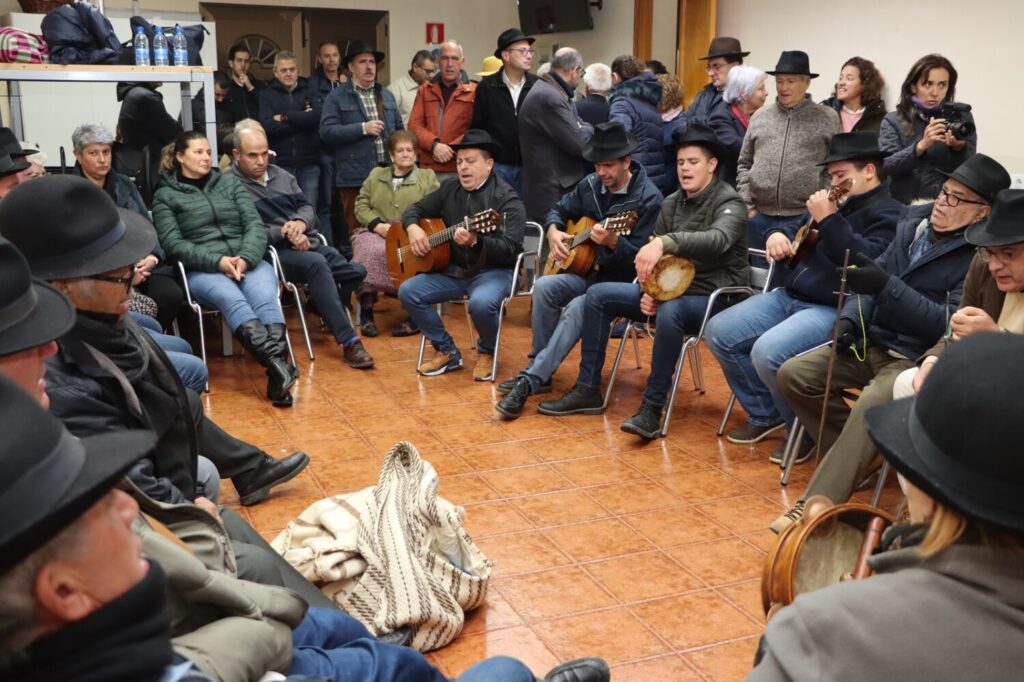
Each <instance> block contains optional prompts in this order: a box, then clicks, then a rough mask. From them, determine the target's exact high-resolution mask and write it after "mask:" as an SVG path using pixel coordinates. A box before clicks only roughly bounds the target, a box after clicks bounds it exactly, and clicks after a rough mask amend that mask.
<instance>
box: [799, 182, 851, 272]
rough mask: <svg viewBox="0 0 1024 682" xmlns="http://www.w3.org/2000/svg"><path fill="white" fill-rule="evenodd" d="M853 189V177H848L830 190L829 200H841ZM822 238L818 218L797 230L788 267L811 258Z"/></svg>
mask: <svg viewBox="0 0 1024 682" xmlns="http://www.w3.org/2000/svg"><path fill="white" fill-rule="evenodd" d="M851 189H853V178H846V179H845V180H843V181H842V182H840V183H839V184H838V185H836V186H835V187H833V188H832V189H830V190H829V191H828V200H829V201H832V202H835V201H839V200H840V199H842V198H843V197H845V196H846V195H847V194H849V193H850V190H851ZM820 238H821V235H820V234H819V232H818V221H817V220H811V222H809V223H807V224H806V225H804V226H803V227H801V228H800V229H799V230H797V231H796V239H794V240H793V255H792V256H790V257H789V259H788V260H787V261H786V267H789V268H794V267H796V266H797V264H798V263H800V262H801V261H803V260H805V259H807V258H810V257H811V255H813V254H814V249H815V248H817V246H818V239H820Z"/></svg>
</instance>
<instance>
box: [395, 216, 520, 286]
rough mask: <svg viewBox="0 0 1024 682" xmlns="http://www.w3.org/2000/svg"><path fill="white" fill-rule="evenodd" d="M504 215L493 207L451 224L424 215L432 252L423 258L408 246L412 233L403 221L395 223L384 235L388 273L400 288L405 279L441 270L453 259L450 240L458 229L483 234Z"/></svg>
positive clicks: (491, 229)
mask: <svg viewBox="0 0 1024 682" xmlns="http://www.w3.org/2000/svg"><path fill="white" fill-rule="evenodd" d="M500 221H501V216H500V215H498V212H497V211H495V210H494V209H493V208H489V209H487V210H486V211H481V212H480V213H477V214H476V215H472V216H467V217H466V218H464V219H463V220H462V222H460V223H457V224H455V225H451V226H445V224H444V221H443V220H441V219H440V218H424V219H423V220H421V221H420V223H419V224H420V227H421V228H423V231H424V232H426V233H427V240H428V241H429V242H430V247H431V248H430V252H429V253H427V255H426V256H423V257H422V258H421V257H420V256H417V255H416V254H414V253H413V252H412V247H410V246H409V235H408V234H406V232H405V230H404V229H403V228H402V225H401V223H393V224H392V226H391V229H389V230H388V236H387V237H386V238H385V246H384V250H385V253H387V256H388V274H389V275H390V276H391V282H392V284H394V285H395V287H396V288H397V287H398V286H399V285H401V284H402V282H404V281H405V280H407V279H409V278H410V277H412V276H413V275H418V274H419V273H421V272H440V271H441V270H444V269H445V268H446V267H448V263H449V262H451V257H452V250H451V244H450V242H451V240H452V237H454V236H455V230H457V229H459V228H460V227H461V228H464V229H466V230H469V231H470V232H476V233H479V234H483V233H486V232H491V231H493V230H495V229H497V227H498V223H499V222H500Z"/></svg>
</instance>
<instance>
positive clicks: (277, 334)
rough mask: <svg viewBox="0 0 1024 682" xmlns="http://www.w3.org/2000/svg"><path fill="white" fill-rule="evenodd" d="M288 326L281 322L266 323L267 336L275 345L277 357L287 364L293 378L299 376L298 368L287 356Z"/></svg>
mask: <svg viewBox="0 0 1024 682" xmlns="http://www.w3.org/2000/svg"><path fill="white" fill-rule="evenodd" d="M287 334H288V328H287V327H285V326H284V325H283V324H268V325H267V336H269V337H270V341H271V342H272V343H274V344H275V345H276V346H277V357H279V358H281V361H282V362H284V364H286V365H288V370H289V371H290V372H291V374H292V377H293V378H295V379H298V378H299V368H298V367H296V366H295V365H293V364H292V363H291V359H290V358H289V357H288V337H287Z"/></svg>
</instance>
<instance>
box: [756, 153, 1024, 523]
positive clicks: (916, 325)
mask: <svg viewBox="0 0 1024 682" xmlns="http://www.w3.org/2000/svg"><path fill="white" fill-rule="evenodd" d="M1009 185H1010V175H1009V173H1007V172H1006V169H1005V168H1003V167H1002V166H1001V165H999V164H998V163H997V162H995V161H993V160H992V159H990V158H989V157H987V156H985V155H984V154H976V155H974V156H972V157H971V158H970V159H968V160H967V161H965V162H964V163H963V164H962V165H961V166H960V167H959V168H957V169H956V170H955V171H953V173H952V174H951V175H950V176H949V178H947V179H946V183H945V184H944V185H943V187H942V189H941V190H940V192H939V198H938V199H937V200H936V201H935V203H934V204H932V205H930V206H929V205H923V206H914V207H912V208H911V209H910V211H909V212H908V213H906V214H904V215H903V216H902V218H901V221H900V223H899V224H898V225H897V228H896V239H895V241H893V242H892V243H891V244H890V245H889V248H887V249H886V250H885V253H883V254H882V255H881V256H880V257H879V258H878V260H877V261H872V260H871V259H870V258H867V257H866V256H864V255H863V254H856V255H855V256H851V258H850V260H851V263H853V264H854V265H855V266H856V268H855V269H851V270H850V271H849V272H848V273H847V275H846V288H847V290H848V292H849V293H848V298H847V300H846V305H845V306H844V308H843V312H842V319H841V321H840V323H839V324H840V327H839V337H838V338H839V340H838V342H837V346H836V351H837V353H836V355H835V360H834V361H833V365H834V366H833V369H832V373H831V376H832V384H831V387H832V391H833V393H832V395H833V396H835V397H834V398H832V399H830V400H829V406H828V414H827V416H826V421H825V431H824V433H823V436H822V442H821V443H819V444H818V445H819V446H820V449H821V452H823V453H827V454H825V457H824V459H822V460H821V462H820V463H819V464H818V467H817V469H816V470H815V472H814V476H813V477H812V478H811V482H810V483H809V484H808V486H807V490H805V491H804V493H803V495H801V496H800V499H799V500H798V501H797V503H796V506H795V507H793V509H791V510H790V511H789V512H787V513H786V514H784V515H783V516H781V517H779V519H777V520H776V521H775V523H773V524H772V530H774V531H776V532H781V531H782V530H783V529H784V528H785V527H786V526H788V525H789V524H791V523H792V522H794V521H795V520H797V519H798V518H800V516H801V514H802V513H803V509H804V502H805V501H806V500H807V499H808V498H809V497H811V496H813V495H824V496H825V497H827V498H828V499H830V500H832V501H833V502H835V503H837V504H838V503H842V502H846V500H847V499H849V497H850V495H851V494H852V493H853V490H854V487H855V486H856V485H857V483H858V482H859V481H862V480H863V479H864V478H865V476H866V475H867V474H868V472H869V467H870V465H871V462H872V458H873V457H874V454H875V448H874V446H873V445H872V444H871V442H870V441H869V440H868V438H867V434H866V433H865V432H864V414H865V412H866V411H867V410H869V409H870V408H871V407H873V406H875V405H880V404H882V403H887V402H889V401H890V400H892V394H893V385H894V384H895V382H896V377H897V376H898V375H899V374H900V373H901V372H902V371H903V370H905V369H908V368H910V367H913V366H914V361H915V359H916V358H917V357H919V356H920V355H921V354H922V353H924V352H925V351H926V350H927V349H928V348H929V347H930V346H931V345H932V344H933V343H935V342H936V341H938V340H939V339H940V338H941V337H942V336H943V335H944V334H945V333H946V326H947V324H948V318H949V316H950V314H951V313H952V308H954V307H955V306H956V305H957V304H958V303H959V302H960V298H961V293H962V291H963V281H964V276H965V275H966V274H967V268H968V266H969V265H970V262H971V259H972V258H973V256H974V247H973V246H971V244H969V243H968V242H967V241H966V240H965V238H964V235H965V233H966V230H967V229H968V226H969V225H973V224H975V223H978V222H979V221H983V220H985V219H986V218H988V216H989V207H990V205H991V204H992V202H993V201H995V197H996V193H997V192H999V191H1000V190H1001V189H1005V188H1006V187H1009ZM862 325H866V329H865V328H862ZM1022 331H1024V329H1022ZM831 356H832V349H831V348H819V349H817V350H814V351H811V352H810V353H806V354H805V355H801V356H800V357H795V358H791V359H789V360H787V361H786V363H785V364H783V365H782V367H781V368H779V374H778V384H779V392H780V393H781V394H782V397H783V398H784V399H785V401H786V403H787V404H788V405H789V406H790V407H791V408H792V409H793V412H794V413H795V414H796V416H797V418H799V419H800V422H801V423H803V424H805V425H808V426H809V428H807V434H808V436H807V437H806V438H805V441H804V442H803V443H801V444H800V445H799V446H798V448H799V449H798V459H797V462H799V461H801V459H802V458H805V457H807V456H808V454H806V453H809V452H810V450H811V447H812V442H813V439H817V436H818V424H819V423H820V419H821V409H822V401H823V400H824V399H825V380H826V375H827V374H828V368H829V364H830V357H831ZM844 389H858V390H860V391H861V393H860V396H859V397H858V398H857V402H856V403H854V405H853V407H852V409H851V408H850V407H849V406H848V405H847V403H846V401H845V400H843V399H842V398H841V397H840V394H839V392H840V391H842V390H844Z"/></svg>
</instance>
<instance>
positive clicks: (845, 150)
mask: <svg viewBox="0 0 1024 682" xmlns="http://www.w3.org/2000/svg"><path fill="white" fill-rule="evenodd" d="M888 155H889V152H883V151H882V150H881V149H879V148H878V135H877V134H876V133H873V132H871V131H869V130H861V131H858V132H855V133H836V134H835V135H833V136H832V139H831V140H829V142H828V155H827V156H826V157H825V160H824V161H822V162H821V163H819V164H818V165H819V166H827V165H828V164H830V163H835V162H837V161H859V160H866V161H867V160H875V161H877V160H879V159H883V158H885V157H886V156H888Z"/></svg>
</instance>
